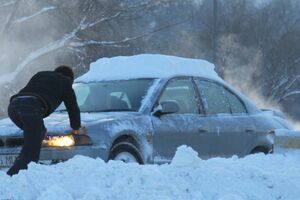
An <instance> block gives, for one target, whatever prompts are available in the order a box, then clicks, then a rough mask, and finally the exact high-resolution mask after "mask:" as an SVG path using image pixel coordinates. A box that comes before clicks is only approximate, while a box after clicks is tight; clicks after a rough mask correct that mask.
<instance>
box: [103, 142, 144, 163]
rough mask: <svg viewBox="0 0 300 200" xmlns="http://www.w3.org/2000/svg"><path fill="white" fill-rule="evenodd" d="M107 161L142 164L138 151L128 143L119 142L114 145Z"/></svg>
mask: <svg viewBox="0 0 300 200" xmlns="http://www.w3.org/2000/svg"><path fill="white" fill-rule="evenodd" d="M109 160H120V161H123V162H125V163H139V164H143V159H142V157H141V156H140V154H139V151H138V149H137V148H136V147H135V146H134V145H133V144H131V143H128V142H120V143H118V144H116V145H114V146H113V147H112V149H111V153H110V156H109Z"/></svg>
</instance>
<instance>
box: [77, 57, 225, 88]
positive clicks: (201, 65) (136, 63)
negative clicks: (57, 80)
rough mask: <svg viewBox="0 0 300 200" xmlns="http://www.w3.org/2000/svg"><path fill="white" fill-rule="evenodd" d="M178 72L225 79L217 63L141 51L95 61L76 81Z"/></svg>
mask: <svg viewBox="0 0 300 200" xmlns="http://www.w3.org/2000/svg"><path fill="white" fill-rule="evenodd" d="M174 75H186V76H202V77H207V78H211V79H214V80H221V78H220V77H219V76H218V75H217V73H216V72H215V71H214V65H213V64H212V63H209V62H207V61H205V60H200V59H190V58H181V57H176V56H168V55H159V54H141V55H135V56H118V57H113V58H101V59H99V60H97V61H96V62H94V63H92V64H91V67H90V70H89V72H87V73H86V74H84V75H83V76H81V77H79V78H77V79H76V80H75V81H76V82H93V81H101V80H124V79H125V80H126V79H131V78H165V77H170V76H174Z"/></svg>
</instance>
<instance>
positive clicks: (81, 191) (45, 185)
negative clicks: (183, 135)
mask: <svg viewBox="0 0 300 200" xmlns="http://www.w3.org/2000/svg"><path fill="white" fill-rule="evenodd" d="M4 199H13V200H16V199H26V200H30V199H38V200H45V199H47V200H49V199H50V200H52V199H53V200H69V199H70V200H71V199H80V200H83V199H84V200H93V199H95V200H96V199H97V200H102V199H114V200H117V199H125V200H127V199H143V200H145V199H149V200H150V199H151V200H153V199H155V200H169V199H170V200H171V199H176V200H181V199H182V200H186V199H195V200H201V199H205V200H207V199H208V200H209V199H213V200H215V199H216V200H241V199H251V200H253V199H264V200H266V199H276V200H281V199H287V200H296V199H300V150H281V151H280V152H279V153H275V154H273V155H267V156H265V155H263V154H257V155H250V156H247V157H245V158H241V159H238V158H237V157H232V158H229V159H223V158H214V159H210V160H206V161H204V160H201V159H199V158H198V157H197V154H196V152H194V151H193V150H192V149H190V148H187V147H180V148H179V150H178V151H177V153H176V156H175V157H174V159H173V161H172V163H171V164H166V165H161V166H157V165H144V166H140V165H136V164H123V163H121V162H115V161H111V162H109V163H104V162H103V161H102V160H100V159H91V158H87V157H82V156H77V157H75V158H73V159H72V160H69V161H67V162H65V163H60V164H57V165H52V166H45V165H37V164H31V165H30V166H29V170H27V171H22V172H20V174H18V175H16V176H14V177H12V178H11V177H8V176H7V175H6V174H5V172H3V171H0V200H4Z"/></svg>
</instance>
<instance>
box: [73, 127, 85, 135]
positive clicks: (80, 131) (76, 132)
mask: <svg viewBox="0 0 300 200" xmlns="http://www.w3.org/2000/svg"><path fill="white" fill-rule="evenodd" d="M72 134H74V135H84V134H87V130H86V128H85V126H81V127H80V128H79V129H78V130H73V131H72Z"/></svg>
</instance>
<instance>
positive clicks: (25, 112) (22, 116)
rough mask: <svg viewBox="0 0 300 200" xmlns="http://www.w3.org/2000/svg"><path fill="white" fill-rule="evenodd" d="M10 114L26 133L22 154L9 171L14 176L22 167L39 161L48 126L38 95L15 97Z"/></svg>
mask: <svg viewBox="0 0 300 200" xmlns="http://www.w3.org/2000/svg"><path fill="white" fill-rule="evenodd" d="M8 115H9V117H10V119H11V120H12V121H13V122H14V123H15V124H16V125H17V126H18V127H19V128H20V129H22V130H23V135H24V143H23V147H22V150H21V152H20V155H19V156H18V158H17V159H16V161H15V162H14V165H13V166H12V167H11V168H10V169H9V170H8V171H7V174H8V175H10V176H12V175H14V174H17V173H18V172H19V170H21V169H27V165H28V164H29V163H30V162H32V161H33V162H38V160H39V157H40V150H41V144H42V141H43V138H44V136H45V133H46V128H45V126H44V121H43V107H42V105H41V102H40V100H39V99H38V98H36V97H33V96H24V97H23V96H20V97H15V98H14V99H13V100H12V101H11V103H10V104H9V106H8Z"/></svg>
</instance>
